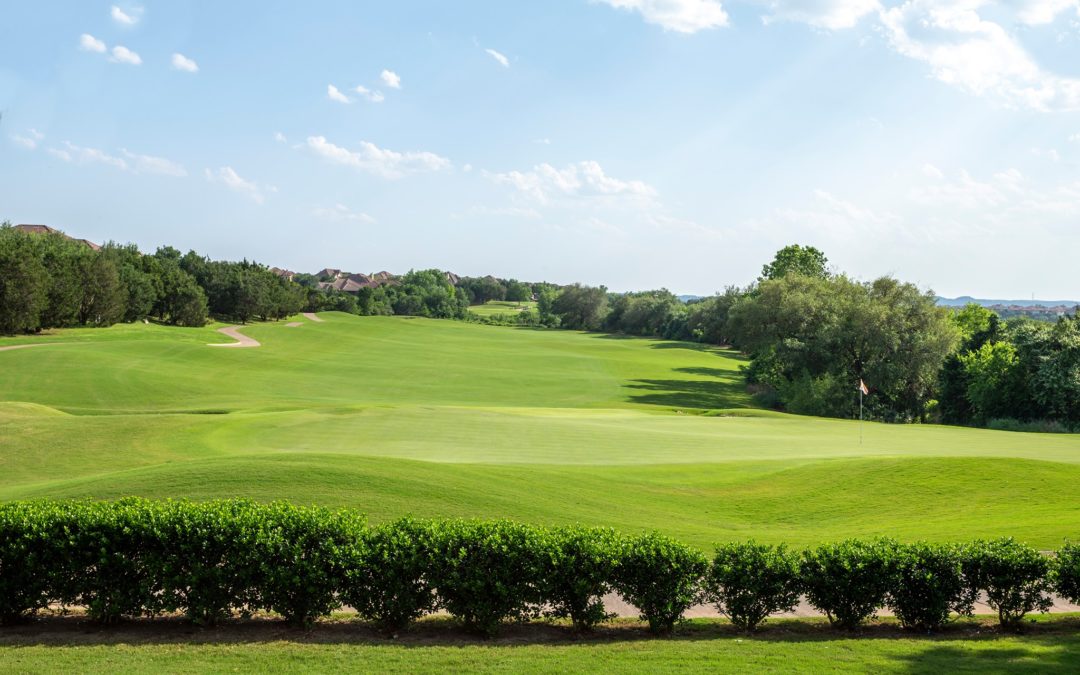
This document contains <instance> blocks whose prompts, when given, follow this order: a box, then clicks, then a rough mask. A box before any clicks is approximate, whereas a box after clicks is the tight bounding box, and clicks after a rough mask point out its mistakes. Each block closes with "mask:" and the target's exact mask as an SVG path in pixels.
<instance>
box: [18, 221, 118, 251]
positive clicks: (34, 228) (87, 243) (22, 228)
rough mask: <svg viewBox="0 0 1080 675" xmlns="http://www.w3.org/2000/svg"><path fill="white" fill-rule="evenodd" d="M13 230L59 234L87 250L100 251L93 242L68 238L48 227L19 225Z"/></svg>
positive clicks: (28, 232)
mask: <svg viewBox="0 0 1080 675" xmlns="http://www.w3.org/2000/svg"><path fill="white" fill-rule="evenodd" d="M15 229H16V230H19V231H20V232H25V233H26V234H59V235H60V236H61V237H65V238H67V239H70V240H71V241H77V242H79V243H81V244H83V245H85V246H86V247H87V248H89V249H90V250H92V251H100V250H101V247H100V246H98V245H97V244H95V243H94V242H92V241H90V240H89V239H76V238H75V237H72V236H70V235H68V234H65V233H64V232H61V231H60V230H57V229H55V228H52V227H49V226H48V225H27V224H20V225H16V226H15Z"/></svg>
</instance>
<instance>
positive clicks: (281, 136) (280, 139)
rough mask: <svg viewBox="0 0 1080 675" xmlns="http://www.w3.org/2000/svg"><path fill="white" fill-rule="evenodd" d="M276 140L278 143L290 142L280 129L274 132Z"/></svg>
mask: <svg viewBox="0 0 1080 675" xmlns="http://www.w3.org/2000/svg"><path fill="white" fill-rule="evenodd" d="M274 140H275V141H277V142H278V143H288V142H289V139H287V138H285V134H283V133H281V132H280V131H275V132H274Z"/></svg>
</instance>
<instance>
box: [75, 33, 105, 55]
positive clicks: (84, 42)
mask: <svg viewBox="0 0 1080 675" xmlns="http://www.w3.org/2000/svg"><path fill="white" fill-rule="evenodd" d="M79 49H81V50H83V51H84V52H95V53H98V54H104V53H105V49H106V47H105V43H104V42H102V41H101V40H99V39H97V38H96V37H94V36H93V35H91V34H89V33H83V34H82V35H80V36H79Z"/></svg>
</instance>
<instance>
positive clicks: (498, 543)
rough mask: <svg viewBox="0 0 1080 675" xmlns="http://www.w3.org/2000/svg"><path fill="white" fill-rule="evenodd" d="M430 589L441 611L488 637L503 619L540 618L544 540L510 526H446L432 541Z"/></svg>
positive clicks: (464, 523)
mask: <svg viewBox="0 0 1080 675" xmlns="http://www.w3.org/2000/svg"><path fill="white" fill-rule="evenodd" d="M432 542H433V550H432V584H433V585H434V586H435V588H436V589H437V592H438V596H439V601H440V604H441V606H442V607H443V608H445V609H446V610H447V611H448V612H450V614H452V615H453V616H455V617H456V618H457V619H459V620H460V621H461V622H462V623H463V624H464V625H465V627H466V629H468V630H471V631H474V632H476V633H479V634H481V635H484V636H487V637H490V636H493V635H495V634H496V633H497V632H498V630H499V624H500V623H502V622H503V621H504V620H508V619H509V620H524V619H527V618H530V617H532V616H536V615H537V614H538V612H539V610H538V606H539V604H540V593H539V588H540V584H541V579H542V577H541V574H542V566H541V556H542V550H541V546H540V538H539V536H538V531H537V530H536V529H534V528H532V527H529V526H527V525H519V524H517V523H512V522H508V521H494V522H479V521H447V522H443V523H440V524H438V525H437V526H436V527H435V530H434V536H433V537H432Z"/></svg>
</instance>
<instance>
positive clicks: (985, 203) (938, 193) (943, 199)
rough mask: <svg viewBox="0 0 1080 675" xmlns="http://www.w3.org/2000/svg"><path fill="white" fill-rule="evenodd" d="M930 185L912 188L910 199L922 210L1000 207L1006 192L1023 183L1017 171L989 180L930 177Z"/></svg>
mask: <svg viewBox="0 0 1080 675" xmlns="http://www.w3.org/2000/svg"><path fill="white" fill-rule="evenodd" d="M932 178H934V179H935V182H934V183H933V184H931V185H921V186H916V187H914V188H913V189H912V190H911V192H910V195H909V197H910V198H911V200H912V201H913V202H915V203H917V204H921V205H923V206H935V207H945V206H953V207H959V208H963V209H975V208H994V207H999V206H1001V205H1002V204H1004V203H1005V201H1006V200H1007V199H1008V192H1009V191H1011V190H1014V189H1015V188H1016V186H1017V184H1019V183H1020V182H1022V181H1023V179H1024V177H1023V175H1022V174H1021V173H1020V172H1019V171H1017V170H1016V169H1010V170H1008V171H1005V172H1001V173H998V174H997V175H996V176H995V177H994V178H993V179H992V180H989V181H980V180H976V179H975V178H973V177H972V176H971V174H969V173H968V172H967V171H961V172H960V175H959V176H958V177H957V178H955V179H948V180H945V176H944V175H942V176H932Z"/></svg>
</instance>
